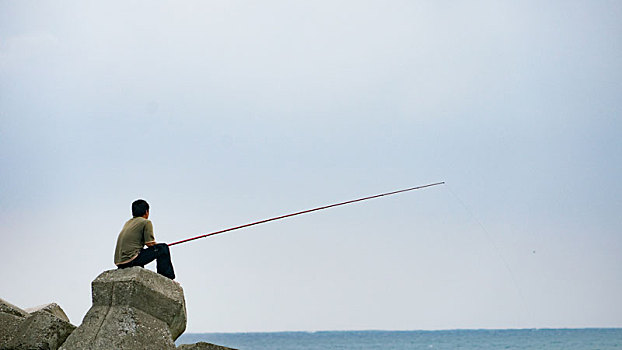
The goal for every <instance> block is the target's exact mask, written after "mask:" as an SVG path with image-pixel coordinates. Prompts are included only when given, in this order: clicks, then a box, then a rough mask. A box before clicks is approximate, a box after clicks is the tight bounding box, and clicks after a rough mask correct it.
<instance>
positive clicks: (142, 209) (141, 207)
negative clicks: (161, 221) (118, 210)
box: [132, 199, 149, 218]
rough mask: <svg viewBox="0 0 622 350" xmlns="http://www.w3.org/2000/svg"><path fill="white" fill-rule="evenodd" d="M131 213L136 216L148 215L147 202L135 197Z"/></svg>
mask: <svg viewBox="0 0 622 350" xmlns="http://www.w3.org/2000/svg"><path fill="white" fill-rule="evenodd" d="M132 215H133V216H134V217H135V218H137V217H140V216H145V215H147V216H149V203H147V201H145V200H144V199H137V200H135V201H134V203H132Z"/></svg>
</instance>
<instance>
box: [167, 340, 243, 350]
mask: <svg viewBox="0 0 622 350" xmlns="http://www.w3.org/2000/svg"><path fill="white" fill-rule="evenodd" d="M177 349H178V350H237V349H233V348H227V347H225V346H220V345H214V344H211V343H206V342H198V343H195V344H183V345H180V346H178V347H177Z"/></svg>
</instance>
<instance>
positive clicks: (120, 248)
mask: <svg viewBox="0 0 622 350" xmlns="http://www.w3.org/2000/svg"><path fill="white" fill-rule="evenodd" d="M132 216H133V218H131V219H130V220H128V221H127V222H126V223H125V225H124V226H123V229H122V230H121V233H119V238H117V249H116V250H115V253H114V263H115V265H117V267H118V268H120V269H124V268H126V267H132V266H140V267H145V264H148V263H150V262H152V261H153V260H156V261H157V263H156V266H157V271H158V273H159V274H160V275H163V276H166V277H168V278H170V279H175V272H174V271H173V264H172V263H171V253H170V252H169V249H168V245H167V244H166V243H156V241H155V237H154V236H153V225H152V224H151V221H150V220H148V219H149V204H148V203H147V202H146V201H145V200H143V199H138V200H136V201H134V203H132ZM145 245H146V246H147V248H144V249H143V247H144V246H145Z"/></svg>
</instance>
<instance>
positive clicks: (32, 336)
mask: <svg viewBox="0 0 622 350" xmlns="http://www.w3.org/2000/svg"><path fill="white" fill-rule="evenodd" d="M74 329H76V327H75V326H74V325H72V324H71V323H69V322H67V321H65V320H63V319H60V318H58V317H56V316H55V315H53V314H51V313H49V312H46V311H36V312H33V313H32V314H31V315H30V316H29V317H27V318H26V319H25V320H23V321H22V322H21V323H20V324H19V326H18V327H17V331H16V333H15V336H14V337H13V338H12V339H11V341H10V342H9V344H8V346H7V349H29V350H30V349H41V350H56V349H58V347H59V346H60V345H61V344H62V343H63V342H64V341H65V339H67V337H68V336H69V334H71V332H73V330H74Z"/></svg>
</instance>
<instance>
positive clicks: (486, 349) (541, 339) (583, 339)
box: [177, 328, 622, 350]
mask: <svg viewBox="0 0 622 350" xmlns="http://www.w3.org/2000/svg"><path fill="white" fill-rule="evenodd" d="M200 341H204V342H208V343H214V344H218V345H222V346H227V347H232V348H236V349H240V350H267V349H271V350H337V349H356V350H372V349H374V350H375V349H378V350H380V349H382V350H406V349H426V350H439V349H441V350H445V349H465V350H470V349H473V350H475V349H477V350H498V349H516V350H518V349H521V350H523V349H530V350H531V349H533V350H536V349H537V350H613V349H618V350H622V328H606V329H605V328H587V329H519V330H512V329H508V330H451V331H323V332H274V333H190V334H184V335H182V336H181V337H180V338H179V339H177V344H178V345H179V344H191V343H196V342H200Z"/></svg>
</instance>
